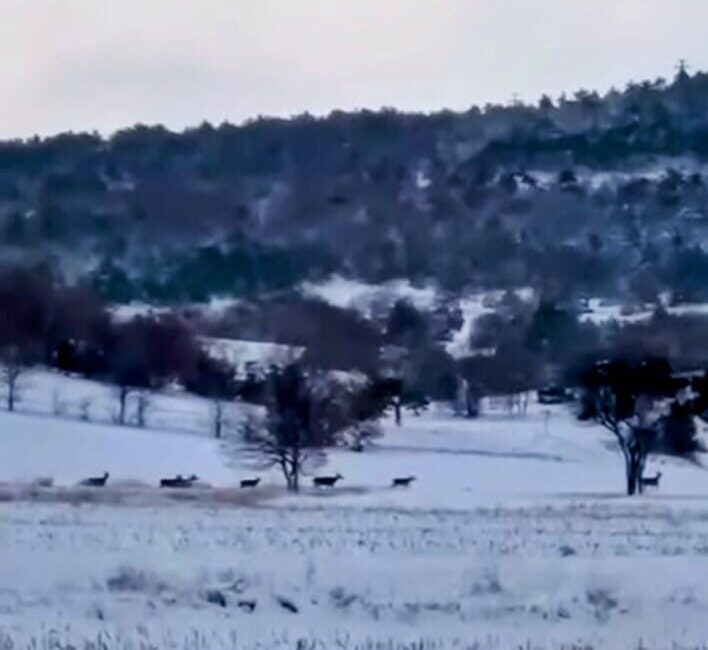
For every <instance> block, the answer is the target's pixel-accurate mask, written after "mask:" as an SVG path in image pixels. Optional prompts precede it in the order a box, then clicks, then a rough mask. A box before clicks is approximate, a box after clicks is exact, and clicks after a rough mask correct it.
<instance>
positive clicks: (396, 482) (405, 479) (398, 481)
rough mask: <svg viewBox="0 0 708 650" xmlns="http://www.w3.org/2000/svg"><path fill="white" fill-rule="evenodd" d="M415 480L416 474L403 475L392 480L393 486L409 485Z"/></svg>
mask: <svg viewBox="0 0 708 650" xmlns="http://www.w3.org/2000/svg"><path fill="white" fill-rule="evenodd" d="M415 480H416V478H415V476H402V477H400V478H394V479H393V481H391V487H409V486H410V484H411V483H412V482H413V481H415Z"/></svg>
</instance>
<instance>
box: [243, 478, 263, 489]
mask: <svg viewBox="0 0 708 650" xmlns="http://www.w3.org/2000/svg"><path fill="white" fill-rule="evenodd" d="M260 482H261V479H260V477H259V478H245V479H243V480H242V481H241V488H254V487H256V486H257V485H258V484H259V483H260Z"/></svg>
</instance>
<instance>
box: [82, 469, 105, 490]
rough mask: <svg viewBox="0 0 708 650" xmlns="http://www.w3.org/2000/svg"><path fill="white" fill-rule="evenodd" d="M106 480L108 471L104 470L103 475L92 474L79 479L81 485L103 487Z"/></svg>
mask: <svg viewBox="0 0 708 650" xmlns="http://www.w3.org/2000/svg"><path fill="white" fill-rule="evenodd" d="M107 480H108V472H104V473H103V476H92V477H90V478H85V479H84V480H83V481H81V483H80V484H81V485H84V486H86V487H103V486H104V485H105V484H106V481H107Z"/></svg>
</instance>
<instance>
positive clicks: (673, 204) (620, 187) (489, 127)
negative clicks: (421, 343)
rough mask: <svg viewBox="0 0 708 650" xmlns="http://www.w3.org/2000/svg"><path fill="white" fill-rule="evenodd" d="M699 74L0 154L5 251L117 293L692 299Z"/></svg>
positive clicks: (699, 175) (703, 150)
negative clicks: (405, 287)
mask: <svg viewBox="0 0 708 650" xmlns="http://www.w3.org/2000/svg"><path fill="white" fill-rule="evenodd" d="M707 115H708V75H706V74H704V73H697V74H695V75H689V74H687V73H686V72H685V71H683V70H682V71H680V72H679V74H678V75H677V77H676V78H675V79H674V80H672V81H671V82H665V81H663V80H657V81H651V82H649V81H647V82H642V83H630V84H629V85H628V86H627V87H626V88H625V89H624V90H612V91H610V92H608V93H606V94H605V95H602V96H600V95H598V94H596V93H593V92H588V91H584V90H583V91H579V92H577V93H575V95H574V96H573V97H570V98H569V97H565V96H564V97H561V98H558V99H550V98H548V97H544V98H543V99H542V100H541V101H540V102H539V104H538V105H534V106H532V105H524V104H514V105H510V106H485V107H484V108H476V107H473V108H471V109H470V110H468V111H466V112H464V113H453V112H442V113H437V114H431V115H425V114H402V113H398V112H395V111H393V110H388V111H382V112H370V111H362V112H359V113H341V112H336V113H332V114H331V115H329V116H328V117H326V118H313V117H310V116H307V115H304V116H299V117H295V118H293V119H291V120H282V119H267V118H263V119H258V120H254V121H252V122H249V123H246V124H243V125H241V126H234V125H231V124H221V125H219V126H213V125H210V124H203V125H201V126H199V127H196V128H193V129H188V130H186V131H184V132H182V133H173V132H170V131H168V130H166V129H164V128H162V127H160V126H155V127H145V126H136V127H133V128H129V129H126V130H123V131H120V132H117V133H115V134H114V135H112V136H111V137H109V138H103V137H100V136H98V135H95V134H62V135H58V136H55V137H51V138H45V139H39V138H35V139H32V140H28V141H6V142H2V143H0V170H1V171H0V252H1V253H2V256H3V257H4V258H5V259H8V260H15V259H17V258H22V259H24V260H25V261H27V260H30V259H32V260H35V261H42V262H44V263H49V264H53V265H57V266H58V267H59V268H60V269H61V270H62V271H63V273H64V274H65V275H67V276H68V277H69V278H72V279H77V278H79V279H84V280H87V281H89V282H91V283H92V284H93V285H94V286H95V287H97V288H98V289H99V290H100V291H101V292H102V293H103V294H104V295H105V296H106V297H108V298H109V299H110V300H113V301H127V300H131V299H142V300H147V301H149V302H153V303H155V302H165V301H166V302H184V301H203V300H206V299H208V298H209V297H212V296H232V297H233V296H253V295H262V294H263V293H267V292H271V291H275V290H288V289H291V288H292V287H294V286H296V285H298V284H300V283H301V282H303V281H308V280H309V281H318V280H321V279H323V278H325V277H327V276H328V275H330V274H332V273H336V274H339V275H341V276H344V277H350V278H354V279H358V280H362V281H367V282H372V283H380V282H383V281H386V280H391V279H401V278H405V279H408V280H411V281H416V282H421V281H428V282H433V283H435V284H438V285H440V286H441V287H443V288H445V289H448V290H453V291H455V292H458V291H462V290H470V289H481V288H487V289H488V288H497V289H498V288H506V287H519V286H532V287H535V288H538V289H539V290H543V291H545V292H546V293H549V292H550V293H553V294H554V295H562V296H567V295H568V294H578V293H586V294H590V295H593V296H615V297H617V296H620V297H623V298H624V299H628V300H630V299H631V300H636V301H651V300H653V299H654V298H656V296H657V295H658V294H659V293H661V292H670V293H671V294H672V295H673V296H674V299H675V300H677V301H680V300H701V299H705V298H706V295H705V294H706V288H705V287H706V286H708V283H706V282H705V280H706V279H707V278H708V256H707V255H706V254H705V253H704V252H703V249H702V242H703V241H704V240H705V235H706V227H707V226H708V212H707V210H708V202H707V199H708V194H707V189H706V181H707V179H706V164H707V163H708V117H706V116H707Z"/></svg>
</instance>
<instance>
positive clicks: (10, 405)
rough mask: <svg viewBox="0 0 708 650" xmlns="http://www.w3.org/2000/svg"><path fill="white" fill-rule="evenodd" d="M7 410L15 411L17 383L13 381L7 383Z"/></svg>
mask: <svg viewBox="0 0 708 650" xmlns="http://www.w3.org/2000/svg"><path fill="white" fill-rule="evenodd" d="M7 410H8V411H10V412H12V411H14V410H15V382H14V380H12V379H10V380H9V381H8V382H7Z"/></svg>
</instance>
